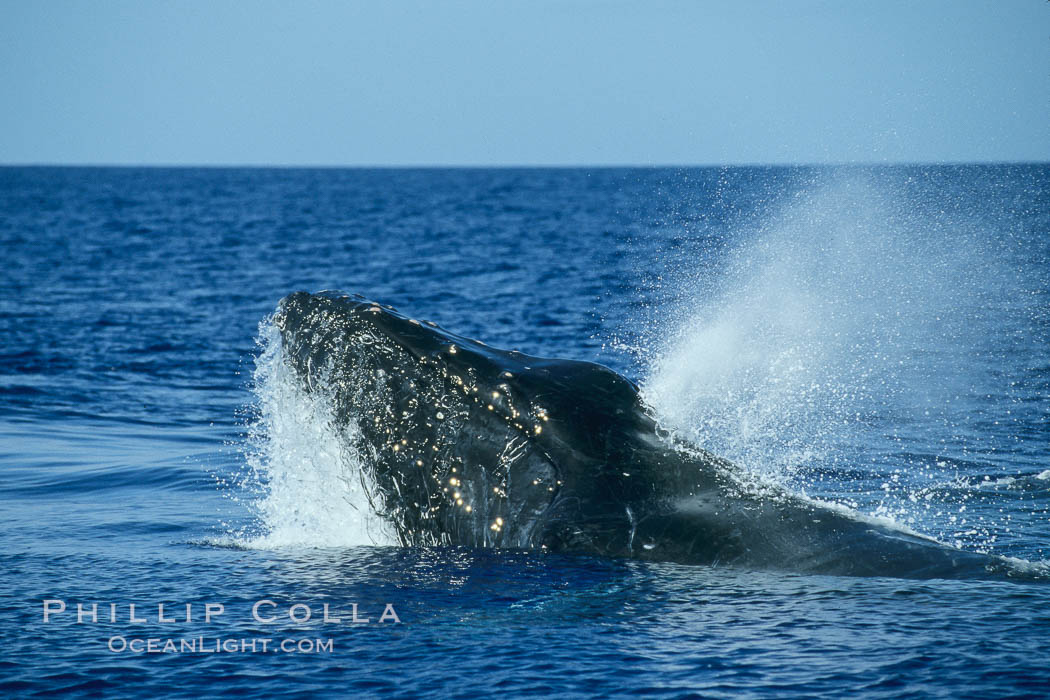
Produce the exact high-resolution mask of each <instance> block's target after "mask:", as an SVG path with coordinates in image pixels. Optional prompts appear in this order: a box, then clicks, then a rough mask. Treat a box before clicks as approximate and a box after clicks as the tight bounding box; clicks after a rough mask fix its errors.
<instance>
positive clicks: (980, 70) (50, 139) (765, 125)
mask: <svg viewBox="0 0 1050 700" xmlns="http://www.w3.org/2000/svg"><path fill="white" fill-rule="evenodd" d="M0 95H2V98H0V99H2V103H0V163H77V164H80V163H98V164H103V163H112V164H242V165H248V164H259V165H263V164H272V165H413V164H419V165H512V164H518V165H545V164H552V165H553V164H558V165H583V164H593V165H610V164H642V165H661V164H733V163H827V162H941V161H1033V160H1035V161H1050V3H1047V2H1045V1H1044V0H994V1H989V2H985V1H983V0H950V1H944V0H909V1H904V2H898V1H896V0H872V1H868V0H855V1H850V0H836V1H825V0H795V1H788V0H785V1H783V2H758V1H755V2H746V1H739V2H714V1H712V2H687V1H685V0H677V1H673V0H644V1H638V2H619V1H616V0H578V1H572V0H560V1H558V2H553V1H543V0H502V1H501V0H487V1H485V2H480V1H478V2H438V1H431V2H406V1H401V0H393V1H388V2H379V1H378V0H377V1H376V2H371V3H355V2H349V1H348V2H329V1H326V0H298V1H296V2H267V1H253V2H247V1H244V2H229V1H223V0H213V1H210V2H197V1H195V0H182V1H179V2H174V1H172V2H154V1H150V0H137V1H133V2H124V1H120V0H105V1H99V2H87V1H70V0H46V1H44V0H41V1H34V0H18V1H13V0H0Z"/></svg>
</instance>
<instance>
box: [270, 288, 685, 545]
mask: <svg viewBox="0 0 1050 700" xmlns="http://www.w3.org/2000/svg"><path fill="white" fill-rule="evenodd" d="M274 324H275V325H276V327H277V328H278V330H279V331H280V333H281V339H282V345H283V350H284V357H285V358H286V361H287V362H289V364H290V365H291V366H292V368H293V369H294V371H295V372H296V373H297V374H298V375H299V377H300V379H301V382H302V383H303V384H304V385H305V386H306V387H307V388H308V389H309V390H311V391H317V392H323V393H325V394H326V395H327V398H328V399H329V400H330V401H331V402H332V405H333V407H334V409H335V410H334V413H335V417H336V421H337V422H338V423H339V424H340V425H341V426H342V427H345V428H347V434H348V435H353V438H352V439H355V440H356V441H357V443H358V447H359V448H360V450H361V451H362V452H363V453H364V454H365V455H366V456H367V462H368V465H369V467H368V468H369V469H370V472H371V473H370V476H371V481H372V483H374V484H375V487H374V488H375V493H374V494H372V495H373V498H372V502H373V505H374V506H375V507H376V508H377V510H379V511H380V513H381V514H382V515H384V516H385V517H387V519H389V520H390V521H391V522H392V523H393V524H394V525H395V528H396V530H397V532H398V534H399V537H400V539H401V540H402V541H403V542H404V543H406V544H435V543H439V544H440V543H444V544H469V545H482V546H515V547H548V546H549V547H552V548H553V547H557V548H560V549H564V548H565V547H566V543H567V542H574V543H577V544H579V545H580V548H582V547H583V546H586V547H589V548H593V547H594V546H595V542H597V541H599V540H600V541H602V542H603V544H601V545H600V548H602V549H614V550H615V549H622V548H624V547H627V546H629V542H628V541H627V539H629V535H630V529H631V528H630V518H631V510H630V508H629V507H627V506H625V504H626V503H628V502H632V501H637V500H638V499H639V498H644V497H645V496H646V495H647V494H649V493H650V492H652V490H653V483H654V482H653V479H652V476H651V474H644V473H642V470H641V469H632V468H625V466H624V465H630V464H638V463H645V464H652V463H653V459H652V457H653V456H654V455H658V454H660V453H666V452H667V448H666V446H665V445H663V444H662V443H660V441H659V440H657V439H656V434H657V431H656V426H655V424H654V422H653V420H652V419H651V418H650V417H649V416H648V415H647V414H646V412H645V410H644V406H643V405H642V403H641V400H640V399H639V397H638V391H637V387H636V386H635V385H634V384H632V383H631V382H630V381H628V380H627V379H625V378H623V377H621V376H620V375H618V374H617V373H615V372H613V371H612V370H609V369H608V368H606V367H603V366H601V365H598V364H595V363H591V362H578V361H569V360H551V359H544V358H538V357H532V356H528V355H524V354H522V353H518V352H507V351H503V350H497V349H494V348H491V347H489V346H487V345H485V344H483V343H481V342H479V341H476V340H471V339H469V338H465V337H463V336H459V335H456V334H453V333H450V332H448V331H445V330H443V329H441V328H440V327H438V326H437V325H436V324H433V323H429V322H426V321H420V320H416V319H413V318H410V317H408V316H405V315H403V314H400V313H398V312H397V311H396V310H395V309H394V308H392V307H389V306H383V305H380V304H377V303H374V302H371V301H369V300H367V299H365V298H364V297H361V296H359V295H347V294H343V293H340V292H322V293H319V294H308V293H306V292H296V293H294V294H291V295H289V296H287V297H285V298H284V299H283V300H282V301H281V302H280V305H279V307H278V310H277V312H276V314H275V317H274ZM639 452H644V453H645V457H646V458H645V459H641V458H640V456H639V454H638V453H639Z"/></svg>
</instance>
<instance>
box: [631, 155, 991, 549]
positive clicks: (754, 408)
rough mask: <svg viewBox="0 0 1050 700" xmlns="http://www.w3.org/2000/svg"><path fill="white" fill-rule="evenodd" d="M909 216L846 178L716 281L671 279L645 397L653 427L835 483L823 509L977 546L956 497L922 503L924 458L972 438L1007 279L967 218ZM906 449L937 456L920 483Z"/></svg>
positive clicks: (786, 214)
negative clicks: (971, 414)
mask: <svg viewBox="0 0 1050 700" xmlns="http://www.w3.org/2000/svg"><path fill="white" fill-rule="evenodd" d="M911 204H912V203H909V202H907V201H906V200H901V199H900V198H898V197H894V196H893V193H889V192H886V191H885V190H884V188H882V187H880V186H879V184H878V183H877V182H876V181H875V180H874V179H873V178H872V177H870V176H868V177H864V176H862V175H856V174H855V175H853V176H849V177H846V176H843V177H842V178H841V179H839V180H838V181H837V182H834V183H827V184H824V185H821V186H819V187H815V188H812V189H810V190H803V191H801V192H799V193H798V194H797V195H796V197H795V198H794V199H793V201H791V202H790V203H789V204H788V205H787V206H786V207H784V208H783V210H782V211H780V212H779V213H778V214H776V215H774V216H772V217H771V218H770V219H769V221H768V222H767V223H766V224H764V225H763V226H761V227H759V228H758V229H757V230H755V231H752V232H750V233H749V234H748V235H742V236H741V238H742V239H743V242H742V243H740V244H739V245H738V247H736V248H735V249H733V250H731V251H730V252H729V253H728V254H727V255H726V256H725V258H724V259H722V260H720V261H719V268H720V270H721V274H719V275H717V276H712V275H711V274H710V270H711V266H710V265H703V266H698V267H701V268H702V269H703V276H702V277H690V275H689V274H678V275H677V276H678V278H679V280H678V284H680V285H682V287H683V288H684V289H685V290H686V293H685V294H683V295H682V298H683V299H684V300H683V301H681V302H679V303H678V304H677V306H676V307H674V308H669V309H662V311H663V312H664V314H663V320H662V321H661V322H660V323H659V327H658V328H656V329H653V330H654V331H655V332H653V333H651V334H650V337H652V338H657V339H659V340H657V341H656V343H655V351H654V352H652V353H651V355H649V356H648V359H647V361H646V363H645V364H646V366H645V368H644V379H643V382H642V394H643V397H644V399H645V400H646V401H647V402H648V403H649V404H650V406H651V407H652V408H653V411H654V413H655V414H656V416H657V418H658V419H659V421H660V422H661V424H662V425H663V426H664V427H665V428H667V429H669V430H670V431H672V432H674V433H675V434H676V435H677V436H678V437H680V438H683V439H685V440H687V441H690V442H693V443H695V444H699V445H702V446H703V447H705V448H707V449H710V450H712V451H713V452H715V453H717V454H721V455H723V456H725V457H727V458H729V459H731V460H732V461H734V462H736V463H738V464H740V465H742V466H743V467H745V468H746V469H748V470H749V471H750V472H752V474H754V475H756V476H758V477H760V478H762V479H767V480H770V481H774V482H777V483H781V484H785V485H789V486H791V487H793V488H795V489H797V490H800V491H803V492H805V491H807V490H813V491H816V492H818V493H819V492H821V491H822V488H823V487H822V483H821V482H822V481H823V478H824V475H826V474H829V473H837V474H838V476H837V477H836V478H833V479H832V481H835V483H836V488H837V493H834V494H831V497H833V498H837V499H838V500H840V501H842V502H844V503H848V504H849V505H851V506H853V507H860V508H862V509H863V510H867V511H869V512H870V513H872V514H873V515H879V516H888V517H891V518H896V519H897V520H898V521H899V522H901V523H902V524H909V525H917V524H918V525H920V526H921V527H923V528H924V529H927V531H933V532H935V533H936V534H937V535H938V536H941V537H942V538H943V539H946V540H948V541H952V539H953V537H952V532H953V531H955V532H964V533H965V534H966V535H968V536H971V541H972V540H973V539H975V538H981V537H987V535H988V531H987V529H984V530H980V529H974V528H973V518H972V516H969V515H968V514H966V513H965V511H966V503H965V499H963V501H960V502H959V503H954V504H944V507H943V508H942V509H941V511H939V512H936V513H932V512H930V509H931V507H932V506H931V504H930V502H929V500H926V501H921V500H920V499H918V498H916V493H917V492H919V490H920V489H921V488H923V487H925V486H928V485H929V483H930V482H931V481H934V480H937V479H942V480H943V479H944V478H945V470H943V469H940V468H939V466H943V465H944V464H945V462H944V461H942V460H940V459H938V458H936V455H937V454H939V453H940V454H943V453H949V454H950V453H951V452H952V450H953V449H954V448H955V446H956V445H954V444H953V443H957V442H958V439H957V436H958V435H959V434H960V433H961V432H962V431H964V430H965V429H966V426H965V425H962V424H960V422H959V420H960V419H959V415H960V413H965V411H963V410H962V408H963V407H961V403H962V399H961V397H962V396H963V395H964V394H966V393H967V392H973V391H974V387H975V385H976V384H979V383H980V382H981V381H982V379H981V376H980V373H981V370H980V368H977V367H975V366H974V363H973V357H974V356H975V355H980V352H975V350H977V349H980V348H982V347H984V346H985V345H986V340H985V337H986V336H987V335H988V334H989V333H991V332H992V331H991V328H992V325H991V323H992V322H991V321H990V320H989V319H988V318H987V315H988V314H989V313H993V312H992V311H990V309H992V308H993V307H994V306H995V301H996V299H997V298H998V297H997V295H1001V293H1002V290H1001V289H999V288H997V287H995V285H994V284H990V283H989V282H988V280H993V281H994V280H1001V279H1003V278H1004V275H1002V274H1001V272H1002V271H1001V270H1000V269H998V265H999V262H998V260H997V258H996V256H995V255H994V251H993V250H992V249H990V247H989V245H988V241H987V236H986V235H983V232H982V230H981V225H980V223H979V222H970V224H967V222H965V221H962V222H961V221H959V220H958V219H951V218H950V217H947V218H938V217H936V216H934V217H931V216H929V215H928V213H925V214H924V213H917V211H916V210H915V209H914V208H913V207H912V206H911ZM923 443H926V444H925V445H923ZM931 443H932V444H931ZM909 444H915V445H922V446H921V447H916V448H915V449H918V450H920V451H921V450H924V449H928V450H933V451H934V458H932V459H930V460H928V462H924V464H922V465H919V467H918V469H919V471H921V472H922V473H918V474H916V473H915V469H913V467H915V466H916V465H912V464H908V463H906V460H902V459H901V457H900V455H901V454H902V453H904V452H907V451H908V446H909ZM845 472H850V473H852V476H848V477H846V478H842V476H841V475H842V474H843V473H845ZM851 479H852V480H853V483H850V481H851ZM924 480H925V481H924ZM843 484H845V486H844V487H843ZM850 491H853V493H850ZM857 498H860V500H859V501H858V500H857ZM949 510H951V511H953V512H948V511H949ZM934 515H936V516H938V517H941V516H943V523H938V522H933V521H934V520H936V518H935V517H934ZM967 517H970V522H969V523H967ZM942 525H943V527H942ZM955 542H956V543H959V542H960V540H959V539H958V538H955Z"/></svg>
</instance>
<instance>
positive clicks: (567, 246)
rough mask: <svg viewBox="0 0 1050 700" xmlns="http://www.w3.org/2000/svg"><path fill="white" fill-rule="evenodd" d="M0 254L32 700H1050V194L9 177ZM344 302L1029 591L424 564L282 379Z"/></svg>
mask: <svg viewBox="0 0 1050 700" xmlns="http://www.w3.org/2000/svg"><path fill="white" fill-rule="evenodd" d="M0 250H2V253H3V264H2V265H0V525H2V527H0V576H2V587H0V695H2V696H4V697H28V696H34V695H40V694H51V693H61V694H63V695H69V696H78V695H81V696H96V695H117V696H125V697H130V696H148V697H155V696H165V697H167V696H171V697H206V696H211V695H215V694H231V695H238V696H244V697H265V698H274V697H286V696H310V697H329V696H332V697H347V696H365V697H368V696H373V695H396V696H403V697H412V696H431V697H442V698H444V697H472V696H478V695H485V696H487V695H501V696H506V697H515V696H524V695H531V696H539V697H545V696H601V697H612V696H636V695H646V696H652V697H686V696H691V695H695V696H700V697H843V696H847V697H858V698H867V697H871V698H876V697H893V698H897V697H924V698H925V697H944V698H958V697H980V698H991V697H1046V696H1047V695H1050V567H1048V564H1047V562H1048V560H1050V166H1046V165H973V166H907V167H905V166H879V167H834V168H833V167H821V168H812V167H799V168H762V167H753V168H745V167H732V168H699V169H594V170H587V169H492V170H485V169H453V170H441V169H415V170H401V169H376V170H353V169H351V170H339V169H322V170H308V169H159V168H156V169H155V168H149V169H134V168H128V169H125V168H100V169H93V168H21V167H7V168H0ZM322 289H340V290H345V291H347V292H349V293H353V292H359V293H361V294H364V295H365V296H367V297H369V298H370V299H374V300H376V301H379V302H381V303H384V304H392V305H394V306H396V307H397V308H398V309H399V310H401V311H402V312H405V313H408V314H411V315H412V317H414V318H419V319H428V320H433V321H435V322H437V323H439V324H441V326H443V327H444V328H447V329H449V330H451V331H454V332H456V333H460V334H462V335H466V336H469V337H473V338H479V339H481V340H484V341H485V342H486V343H488V344H490V345H492V346H496V347H500V348H506V349H518V350H521V351H523V352H526V353H529V354H533V355H544V356H553V357H562V358H571V359H582V360H594V361H598V362H601V363H603V364H605V365H607V366H609V367H611V368H613V369H615V370H616V371H618V372H620V373H622V374H624V375H626V376H628V377H629V378H631V379H633V380H634V381H636V382H638V384H639V385H640V386H641V388H642V395H643V397H644V398H645V400H646V402H647V403H648V404H649V405H650V407H651V408H652V411H653V414H654V415H656V416H658V417H659V420H660V422H661V424H662V425H663V426H665V427H666V428H667V429H668V430H669V431H671V432H673V433H674V434H676V435H677V436H678V437H680V438H681V439H683V440H687V441H692V442H694V443H696V444H698V445H700V446H702V447H704V448H705V449H708V450H710V451H712V452H714V453H716V454H719V455H721V456H723V457H726V458H728V459H730V460H732V461H734V462H735V463H737V464H738V465H740V467H741V468H743V469H746V470H747V471H748V472H750V473H752V474H753V475H754V477H755V479H756V482H761V483H773V484H776V485H777V486H778V487H782V488H787V489H789V490H791V491H794V492H797V493H801V494H805V495H807V496H809V497H811V498H816V499H821V500H825V501H828V502H832V503H836V504H840V505H841V506H843V507H846V508H849V509H851V510H852V511H854V512H855V513H856V514H857V517H868V518H876V519H879V520H880V521H882V522H884V523H892V524H895V526H897V527H900V528H902V529H907V530H908V531H914V532H918V533H922V534H925V535H928V536H930V537H933V538H936V539H938V540H939V541H941V542H943V543H945V544H948V545H950V546H953V547H958V548H961V549H964V550H969V551H979V552H988V553H992V554H996V555H1000V556H1004V557H1009V558H1011V559H1012V560H1015V563H1016V565H1017V566H1016V568H1017V575H1016V576H1012V577H1011V576H1008V577H997V578H992V577H989V578H988V579H987V580H982V579H977V580H972V579H968V580H961V579H959V580H954V579H901V578H892V577H846V576H813V575H805V574H802V573H798V572H796V571H793V570H792V562H791V561H785V562H783V565H782V566H776V567H773V568H771V569H767V570H762V571H754V570H746V569H739V568H734V567H730V566H724V565H716V566H684V565H675V564H658V563H643V562H638V561H630V560H617V559H602V558H596V557H584V556H567V555H554V554H543V553H538V552H523V551H495V550H481V549H465V548H419V549H404V548H399V547H397V546H394V544H393V543H392V542H391V541H390V539H389V537H388V536H387V535H384V534H383V530H382V523H378V524H377V523H376V522H375V518H374V516H373V515H372V514H370V513H369V512H367V504H364V505H363V504H362V503H361V502H360V499H355V497H353V493H354V492H355V490H354V480H355V478H357V477H358V474H357V468H358V466H359V465H357V464H356V463H355V457H354V455H353V454H351V453H349V452H347V450H345V449H344V446H342V445H340V443H339V441H338V439H337V438H336V436H334V435H333V434H332V431H331V429H330V426H329V425H328V424H327V423H326V418H325V415H324V411H323V410H320V409H319V408H318V407H317V406H311V405H305V404H304V403H303V402H302V400H301V397H297V396H296V395H295V394H294V392H290V391H288V377H287V376H286V375H287V372H286V371H285V370H284V369H283V368H282V367H283V366H282V365H281V363H280V358H279V357H275V355H277V354H279V353H278V352H277V349H276V348H275V333H274V331H273V328H272V327H271V325H270V323H269V317H270V315H271V314H272V313H273V312H274V309H275V307H276V305H277V302H278V301H279V300H280V299H281V298H282V297H283V296H285V295H286V294H288V293H291V292H293V291H296V290H307V291H317V290H322ZM78 604H79V605H80V606H81V611H80V612H81V614H80V619H79V620H78V612H77V606H78ZM93 605H94V606H97V607H94V608H93V607H92V606H93ZM131 605H134V606H135V609H134V611H132V609H131ZM161 605H163V606H164V608H163V610H159V609H158V607H159V606H161ZM326 605H327V606H328V611H327V617H328V619H325V617H326V611H325V607H324V606H326ZM206 606H209V607H206ZM219 606H221V612H220V610H219ZM187 608H188V612H187ZM253 610H254V612H255V616H253ZM93 612H94V613H95V619H94V620H93V619H92V613H93ZM187 616H188V617H189V619H188V620H187ZM355 616H356V618H357V620H358V621H357V622H354V621H353V618H354V617H355ZM307 617H308V618H309V619H307ZM257 618H258V619H257ZM333 618H339V621H338V622H336V621H334V619H333ZM366 618H367V619H368V622H364V621H363V620H364V619H366ZM151 640H152V641H151ZM262 640H267V642H266V648H265V650H264V648H263V641H262ZM169 642H170V644H169Z"/></svg>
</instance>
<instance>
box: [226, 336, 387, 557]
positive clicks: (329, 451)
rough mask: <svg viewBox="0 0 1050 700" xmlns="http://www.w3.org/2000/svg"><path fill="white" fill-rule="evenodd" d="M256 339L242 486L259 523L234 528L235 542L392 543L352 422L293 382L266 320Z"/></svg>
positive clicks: (258, 544)
mask: <svg viewBox="0 0 1050 700" xmlns="http://www.w3.org/2000/svg"><path fill="white" fill-rule="evenodd" d="M259 338H260V339H259V344H260V347H261V353H260V354H259V355H258V357H257V358H256V369H255V373H254V385H255V387H254V390H255V394H256V399H257V401H258V409H259V410H258V417H257V418H256V420H255V421H254V422H253V424H252V425H251V426H250V429H249V440H248V450H247V464H248V471H247V472H246V473H245V474H244V475H243V478H242V480H241V481H242V484H241V489H240V490H241V492H242V493H247V494H249V499H250V500H249V503H250V506H251V508H252V510H253V511H254V512H255V513H256V515H257V519H258V526H259V527H258V528H256V529H255V530H250V531H245V532H241V533H238V534H237V535H236V536H235V537H234V541H235V543H236V544H237V545H238V546H243V547H249V548H259V549H270V548H277V547H288V546H307V547H348V546H356V545H394V544H397V538H396V536H395V535H394V533H393V532H392V531H391V530H390V528H389V526H388V525H387V524H386V523H385V522H384V521H383V520H382V519H381V518H379V516H377V515H376V514H375V512H374V510H373V509H372V507H371V505H370V503H369V500H368V494H369V493H370V492H371V491H370V489H371V485H370V482H369V477H368V471H367V469H365V468H364V467H363V465H364V460H363V457H362V454H361V453H360V452H359V449H358V447H357V445H358V444H359V443H358V441H357V440H355V434H354V428H353V426H350V427H349V428H346V429H343V428H340V427H336V423H335V421H334V419H333V416H332V409H331V405H332V404H331V401H329V400H328V399H327V398H326V397H325V396H323V395H322V394H321V392H313V393H307V392H305V391H303V390H302V389H301V388H300V387H299V386H298V384H297V381H296V378H295V377H294V373H293V370H292V369H291V368H290V367H289V366H288V365H287V364H286V362H285V360H284V357H283V353H282V347H281V340H280V336H279V333H278V332H277V330H276V329H275V328H274V327H273V325H272V323H271V322H270V321H269V320H267V321H264V322H263V324H262V325H261V326H260V335H259Z"/></svg>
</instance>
